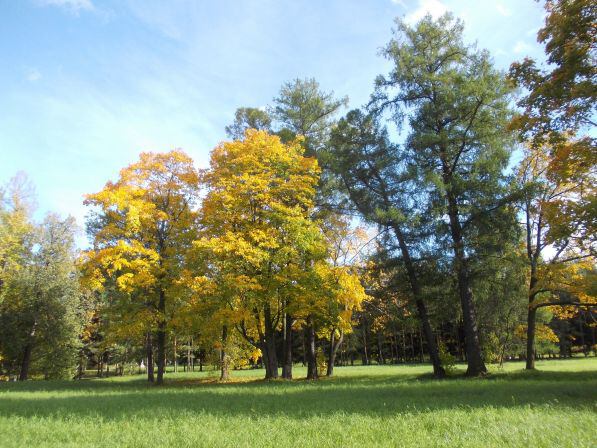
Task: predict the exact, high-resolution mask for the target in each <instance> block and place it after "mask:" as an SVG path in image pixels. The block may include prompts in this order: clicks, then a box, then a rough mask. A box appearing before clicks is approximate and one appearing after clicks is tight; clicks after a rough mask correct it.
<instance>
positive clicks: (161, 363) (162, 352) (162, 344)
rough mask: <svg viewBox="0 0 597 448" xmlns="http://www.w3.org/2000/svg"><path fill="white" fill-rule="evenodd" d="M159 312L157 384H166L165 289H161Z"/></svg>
mask: <svg viewBox="0 0 597 448" xmlns="http://www.w3.org/2000/svg"><path fill="white" fill-rule="evenodd" d="M158 312H159V313H160V318H159V322H158V331H157V339H158V340H157V345H158V353H157V355H158V378H157V382H156V383H157V384H158V385H162V384H164V367H165V360H166V318H165V317H164V315H165V313H166V294H165V293H164V291H163V290H160V300H159V302H158Z"/></svg>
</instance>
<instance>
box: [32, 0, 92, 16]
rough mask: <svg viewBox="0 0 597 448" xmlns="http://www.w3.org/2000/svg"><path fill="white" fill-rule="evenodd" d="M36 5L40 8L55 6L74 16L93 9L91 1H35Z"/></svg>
mask: <svg viewBox="0 0 597 448" xmlns="http://www.w3.org/2000/svg"><path fill="white" fill-rule="evenodd" d="M37 4H39V5H40V6H57V7H59V8H63V9H66V10H68V11H70V12H72V13H74V14H78V13H79V12H80V11H93V10H94V9H95V8H94V6H93V3H92V2H91V0H37Z"/></svg>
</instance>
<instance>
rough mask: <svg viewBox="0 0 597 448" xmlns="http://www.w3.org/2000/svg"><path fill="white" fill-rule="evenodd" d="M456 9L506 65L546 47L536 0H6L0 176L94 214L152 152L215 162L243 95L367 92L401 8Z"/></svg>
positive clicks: (411, 17) (0, 21)
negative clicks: (90, 203) (92, 199)
mask: <svg viewBox="0 0 597 448" xmlns="http://www.w3.org/2000/svg"><path fill="white" fill-rule="evenodd" d="M445 11H452V12H454V13H455V14H456V15H457V16H459V17H461V18H462V19H463V20H464V22H465V26H466V37H467V39H468V40H469V41H471V42H472V41H474V40H476V41H478V43H479V46H481V47H483V48H487V49H488V50H490V52H491V53H492V55H493V56H494V59H495V63H496V65H497V66H498V67H500V68H503V69H504V70H505V69H507V67H508V66H509V65H510V63H511V62H512V61H514V60H518V59H522V58H523V57H524V56H526V55H529V56H533V57H537V58H539V59H541V58H542V49H541V47H540V46H539V45H538V44H537V42H536V32H537V30H538V28H539V27H540V26H541V25H542V22H543V16H544V12H543V9H542V5H541V4H540V3H537V2H535V1H534V0H500V1H483V0H477V1H473V0H466V1H465V0H369V1H364V0H329V1H324V0H311V1H306V0H305V1H299V0H295V1H282V0H279V1H275V0H272V1H242V0H236V1H232V0H221V1H217V0H213V1H207V0H205V1H200V0H196V1H190V0H170V1H157V0H156V1H154V0H115V1H109V0H106V1H103V0H0V60H1V61H2V63H1V64H0V184H2V183H4V182H6V181H7V180H8V179H9V178H10V177H11V176H13V175H14V174H15V173H16V172H17V171H25V172H26V173H27V174H28V175H29V177H30V179H31V180H32V181H33V183H34V184H35V186H36V189H37V194H38V204H39V211H38V213H39V214H40V215H41V214H42V213H45V212H46V211H55V212H58V213H60V214H62V215H67V214H71V215H73V216H74V217H75V218H76V219H77V221H78V223H79V224H80V225H83V222H84V216H85V213H86V210H85V207H84V206H83V205H82V200H83V194H85V193H89V192H95V191H98V190H100V189H101V188H102V186H103V185H104V184H105V182H106V181H107V180H109V179H115V178H116V176H117V174H118V170H119V169H120V168H122V167H124V166H126V165H128V164H129V163H131V162H133V161H134V160H135V159H136V158H137V155H138V154H139V153H140V152H141V151H167V150H170V149H173V148H182V149H183V150H185V151H186V152H188V153H189V154H190V155H191V156H192V157H193V158H194V159H195V161H196V162H197V165H198V166H206V165H207V161H208V156H209V151H210V150H211V149H212V148H213V147H214V146H215V145H216V144H217V143H218V142H220V141H221V140H223V139H224V138H225V134H224V126H226V125H227V124H229V123H230V122H231V121H232V119H233V115H234V111H235V109H236V108H237V107H239V106H255V107H260V106H264V105H266V104H268V103H269V102H270V101H271V99H272V97H274V96H275V95H276V93H277V91H278V89H279V86H280V85H281V84H282V83H283V82H285V81H288V80H290V79H293V78H296V77H315V78H316V79H317V80H318V81H319V82H320V83H321V85H322V86H323V88H324V89H326V90H334V91H335V93H336V94H337V95H338V96H344V95H348V97H349V98H350V106H351V107H357V106H359V105H361V104H363V103H364V102H366V101H367V98H368V96H369V94H370V92H371V90H372V83H373V79H374V78H375V76H376V75H377V74H379V73H385V72H387V69H388V65H387V63H386V62H385V61H384V60H383V59H382V58H381V57H379V56H378V55H377V52H378V49H379V48H380V47H381V46H383V45H384V44H385V43H386V42H387V41H388V40H389V39H390V37H391V29H392V26H393V19H394V18H395V17H398V16H399V17H404V18H405V19H406V20H407V21H410V22H414V21H416V20H417V19H418V18H421V17H422V16H423V15H424V14H425V13H431V14H432V15H435V16H437V15H439V14H441V13H443V12H445Z"/></svg>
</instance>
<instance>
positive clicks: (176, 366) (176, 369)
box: [172, 334, 178, 373]
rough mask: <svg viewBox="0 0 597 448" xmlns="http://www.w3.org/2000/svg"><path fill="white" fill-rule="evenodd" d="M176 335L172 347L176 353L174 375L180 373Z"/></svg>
mask: <svg viewBox="0 0 597 448" xmlns="http://www.w3.org/2000/svg"><path fill="white" fill-rule="evenodd" d="M176 348H177V347H176V334H175V335H174V341H173V346H172V350H173V352H174V373H176V372H178V352H177V350H176Z"/></svg>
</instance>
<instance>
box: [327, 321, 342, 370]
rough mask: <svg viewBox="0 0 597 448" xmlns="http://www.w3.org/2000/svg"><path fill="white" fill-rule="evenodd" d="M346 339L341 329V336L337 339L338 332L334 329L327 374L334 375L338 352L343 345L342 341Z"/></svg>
mask: <svg viewBox="0 0 597 448" xmlns="http://www.w3.org/2000/svg"><path fill="white" fill-rule="evenodd" d="M343 340H344V332H343V331H340V337H339V338H338V339H337V340H336V332H335V331H333V330H332V335H331V337H330V353H329V356H328V368H327V372H326V375H327V376H333V375H334V364H335V363H336V354H337V353H338V349H339V348H340V346H341V345H342V341H343Z"/></svg>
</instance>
